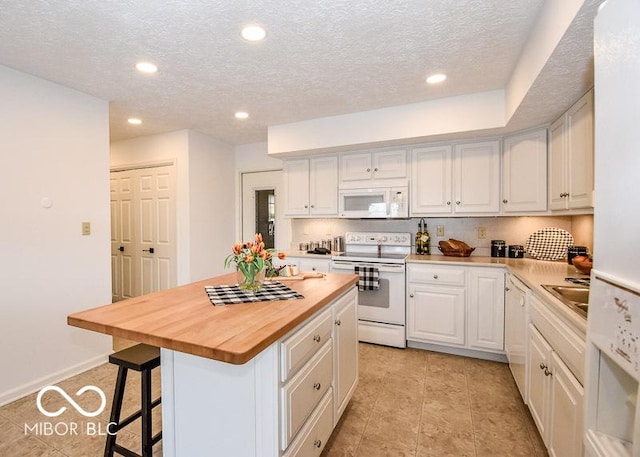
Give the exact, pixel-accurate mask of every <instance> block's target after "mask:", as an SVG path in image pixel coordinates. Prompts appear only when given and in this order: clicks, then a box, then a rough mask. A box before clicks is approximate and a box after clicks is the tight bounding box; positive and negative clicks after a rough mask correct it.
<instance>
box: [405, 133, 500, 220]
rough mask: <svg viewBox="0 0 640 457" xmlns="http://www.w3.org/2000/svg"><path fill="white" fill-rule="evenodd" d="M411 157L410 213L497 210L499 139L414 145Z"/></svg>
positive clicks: (498, 203) (454, 212)
mask: <svg viewBox="0 0 640 457" xmlns="http://www.w3.org/2000/svg"><path fill="white" fill-rule="evenodd" d="M411 159H412V163H411V194H410V200H411V216H422V215H427V214H442V215H446V214H451V213H453V214H468V213H479V214H485V213H498V212H499V211H500V143H499V142H498V141H483V142H477V143H464V144H457V145H455V146H451V145H448V144H445V145H439V146H430V147H424V148H415V149H413V150H412V151H411Z"/></svg>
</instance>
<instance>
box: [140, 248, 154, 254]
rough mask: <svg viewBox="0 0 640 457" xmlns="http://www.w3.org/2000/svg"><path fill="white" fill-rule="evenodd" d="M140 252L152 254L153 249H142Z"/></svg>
mask: <svg viewBox="0 0 640 457" xmlns="http://www.w3.org/2000/svg"><path fill="white" fill-rule="evenodd" d="M142 252H148V253H149V254H153V252H154V249H153V248H149V249H143V250H142Z"/></svg>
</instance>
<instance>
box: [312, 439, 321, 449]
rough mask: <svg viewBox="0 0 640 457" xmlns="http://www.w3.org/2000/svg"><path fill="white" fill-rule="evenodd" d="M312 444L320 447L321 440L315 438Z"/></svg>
mask: <svg viewBox="0 0 640 457" xmlns="http://www.w3.org/2000/svg"><path fill="white" fill-rule="evenodd" d="M313 445H314V446H315V447H317V448H318V449H320V448H321V447H322V440H315V441H314V442H313Z"/></svg>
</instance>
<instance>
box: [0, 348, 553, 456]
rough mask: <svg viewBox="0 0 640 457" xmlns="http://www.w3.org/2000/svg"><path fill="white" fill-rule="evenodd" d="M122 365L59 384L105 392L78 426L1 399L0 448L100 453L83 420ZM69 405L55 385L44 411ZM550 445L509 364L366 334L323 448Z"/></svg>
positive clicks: (401, 450)
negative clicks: (353, 382) (352, 386)
mask: <svg viewBox="0 0 640 457" xmlns="http://www.w3.org/2000/svg"><path fill="white" fill-rule="evenodd" d="M116 374H117V368H116V367H115V366H113V365H110V364H104V365H101V366H99V367H97V368H94V369H92V370H89V371H87V372H85V373H82V374H80V375H78V376H74V377H72V378H69V379H67V380H65V381H63V382H61V383H59V384H58V385H59V386H60V387H62V388H63V389H64V390H65V391H66V392H70V393H73V392H75V391H77V390H78V389H79V388H81V387H84V386H85V385H89V384H90V385H95V386H98V387H100V388H101V389H102V390H103V391H104V392H105V394H106V396H107V404H108V407H107V408H106V410H105V411H104V412H103V413H101V414H100V415H99V416H97V417H95V418H90V419H88V418H86V417H83V416H81V415H80V413H78V412H77V411H75V410H74V409H73V408H69V409H68V410H67V411H65V412H64V415H63V416H60V418H63V419H64V422H65V423H77V424H78V428H79V430H78V432H77V434H71V433H67V434H62V433H61V434H60V435H59V436H58V435H52V436H43V435H40V436H36V434H35V433H34V432H29V433H26V434H25V431H24V426H25V423H26V424H30V425H33V424H34V423H36V422H42V421H43V420H44V419H45V418H44V417H43V416H42V415H41V414H40V412H39V411H38V410H37V407H36V394H32V395H29V396H27V397H25V398H23V399H20V400H18V401H16V402H14V403H11V404H9V405H6V406H4V407H2V408H0V456H2V457H14V456H15V457H18V456H19V457H31V456H34V457H35V456H51V457H64V456H68V457H71V456H82V457H91V456H101V455H103V452H104V451H103V449H104V441H105V437H104V436H99V435H94V436H90V435H88V434H87V432H86V430H87V423H88V422H92V423H100V424H106V423H107V422H108V419H109V411H110V405H111V398H112V396H113V388H114V385H115V379H116ZM139 378H140V376H139V374H138V373H136V372H130V375H129V378H128V380H127V391H126V394H125V395H126V396H125V402H124V405H125V406H124V411H123V416H124V415H128V414H130V413H131V412H133V411H134V410H135V409H137V408H139V404H140V403H139V402H140V400H139V392H140V384H139ZM153 385H154V398H155V396H157V395H159V390H160V389H159V388H160V382H159V370H154V379H153ZM91 395H94V394H92V393H90V392H87V393H85V394H84V395H83V397H82V399H83V401H82V406H83V407H84V408H85V409H86V410H87V411H88V410H91V409H93V410H95V409H96V408H97V406H98V405H99V402H100V400H99V397H98V396H97V395H95V396H94V398H91V403H90V402H89V397H90V396H91ZM85 396H86V397H85ZM65 405H67V406H68V404H67V403H66V402H65V401H64V400H62V398H60V397H59V396H58V395H57V394H56V393H55V392H49V393H47V395H46V396H43V406H44V407H45V408H46V409H47V410H48V411H55V410H57V409H58V408H60V407H61V406H65ZM160 410H161V406H160V407H158V408H155V409H154V433H155V430H157V427H160V426H161V418H160V414H161V412H160ZM60 418H56V419H51V422H58V421H60ZM63 431H64V430H60V432H63ZM118 442H119V443H120V444H122V445H124V446H125V447H129V448H131V449H133V450H138V452H139V447H140V421H139V420H137V421H135V422H134V423H132V424H131V425H129V426H128V427H126V428H125V429H124V430H123V431H121V432H120V434H119V438H118ZM154 455H158V456H160V455H162V442H160V443H158V444H156V445H155V446H154ZM546 455H547V454H546V452H545V451H544V444H543V443H542V441H541V440H540V437H539V435H538V433H537V430H536V428H535V425H534V424H533V421H532V419H531V416H530V415H529V413H528V410H527V407H526V406H525V405H524V404H523V403H522V401H521V399H520V396H519V394H518V391H517V388H516V385H515V383H514V382H513V379H512V378H511V375H510V372H509V369H508V367H507V366H506V365H505V364H501V363H496V362H488V361H483V360H476V359H470V358H464V357H457V356H451V355H446V354H439V353H434V352H427V351H420V350H415V349H405V350H401V349H392V348H387V347H382V346H374V345H369V344H360V384H359V386H358V389H357V390H356V392H355V394H354V398H353V400H352V401H351V403H350V405H349V406H348V407H347V410H346V411H345V413H344V415H343V417H342V419H341V420H340V422H339V423H338V426H337V427H336V430H335V431H334V433H333V435H332V436H331V439H330V440H329V442H328V443H327V446H326V448H325V450H324V451H323V457H329V456H358V457H376V456H398V457H400V456H407V457H409V456H416V457H426V456H434V457H436V456H437V457H446V456H456V457H462V456H473V457H484V456H491V457H499V456H509V457H515V456H526V457H529V456H533V457H538V456H546ZM225 457H233V456H225Z"/></svg>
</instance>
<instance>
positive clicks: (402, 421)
mask: <svg viewBox="0 0 640 457" xmlns="http://www.w3.org/2000/svg"><path fill="white" fill-rule="evenodd" d="M359 360H360V383H359V385H358V388H357V389H356V392H355V394H354V397H353V399H352V400H351V402H350V404H349V406H348V407H347V409H346V410H345V413H344V415H343V416H342V418H341V420H340V422H339V423H338V425H337V427H336V429H335V430H334V432H333V434H332V435H331V438H330V439H329V442H328V443H327V445H326V447H325V449H324V451H323V453H322V456H323V457H334V456H345V457H346V456H356V457H377V456H398V457H400V456H401V457H413V456H415V457H447V456H451V457H454V456H455V457H462V456H465V457H485V456H486V457H488V456H491V457H499V456H505V457H506V456H509V457H516V456H522V457H531V456H534V457H538V456H540V457H542V456H546V455H547V453H546V450H545V447H544V443H543V442H542V440H541V438H540V435H539V434H538V431H537V429H536V426H535V424H534V423H533V419H532V418H531V416H530V414H529V411H528V408H527V406H526V405H525V404H524V403H523V402H522V399H521V397H520V394H519V393H518V389H517V386H516V384H515V382H514V380H513V378H512V377H511V372H510V371H509V367H508V365H506V364H504V363H498V362H490V361H486V360H478V359H472V358H466V357H459V356H454V355H448V354H441V353H436V352H429V351H421V350H417V349H404V350H402V349H393V348H387V347H382V346H374V345H368V344H360V359H359Z"/></svg>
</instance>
